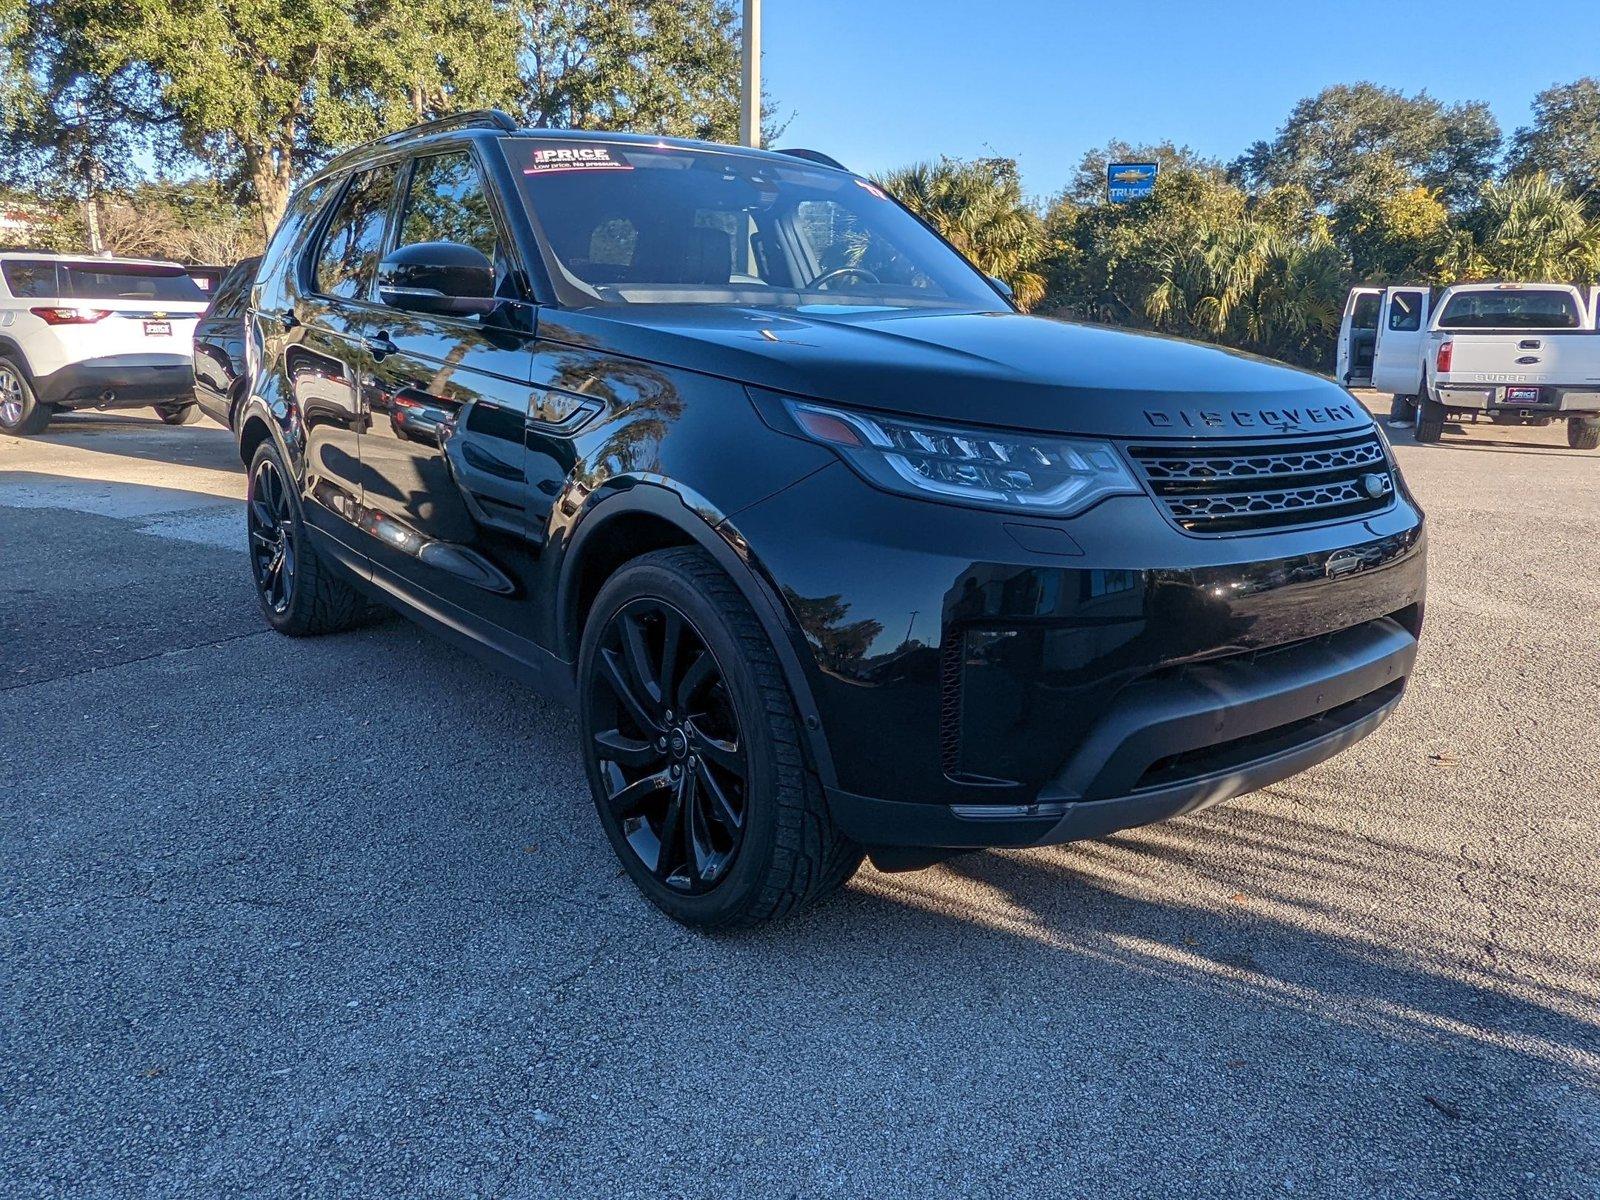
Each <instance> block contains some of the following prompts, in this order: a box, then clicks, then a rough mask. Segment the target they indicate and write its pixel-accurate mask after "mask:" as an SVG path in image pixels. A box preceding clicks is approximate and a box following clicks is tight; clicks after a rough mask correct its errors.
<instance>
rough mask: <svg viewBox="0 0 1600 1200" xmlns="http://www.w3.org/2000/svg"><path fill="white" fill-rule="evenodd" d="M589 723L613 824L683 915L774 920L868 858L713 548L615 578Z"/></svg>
mask: <svg viewBox="0 0 1600 1200" xmlns="http://www.w3.org/2000/svg"><path fill="white" fill-rule="evenodd" d="M578 714H579V716H578V719H579V728H580V731H581V737H582V749H583V760H584V767H585V770H586V771H587V773H588V776H589V786H590V789H591V791H592V792H593V793H594V802H595V807H596V808H597V810H598V811H599V815H600V824H601V825H602V826H603V827H604V829H605V831H606V836H607V838H609V839H610V841H611V846H612V848H613V849H614V850H615V851H616V853H617V857H618V858H620V859H621V860H622V865H623V868H624V869H625V870H626V871H627V873H628V875H629V876H630V877H631V878H632V879H633V881H634V883H635V884H636V885H637V886H638V887H639V890H640V891H642V892H644V894H645V895H646V896H647V897H649V899H650V900H651V901H652V902H653V903H654V904H655V905H656V906H657V907H659V908H660V909H661V910H662V911H663V912H665V913H666V914H667V915H668V916H670V917H672V918H673V919H674V920H676V921H680V922H682V923H683V924H685V925H692V926H697V927H700V928H704V929H715V928H726V927H729V926H735V925H753V924H757V923H759V922H762V921H768V920H772V919H773V918H776V917H781V916H784V915H786V914H788V913H790V912H792V911H794V910H796V909H799V908H803V907H806V906H808V905H811V904H814V903H815V902H816V901H818V900H820V899H822V898H823V897H824V896H827V895H828V894H829V893H831V892H833V891H835V890H837V889H838V888H839V887H840V886H841V885H842V884H843V883H844V882H845V881H846V880H847V879H849V878H850V876H851V875H853V874H854V873H855V870H856V868H857V867H858V866H859V865H860V864H861V858H862V849H861V847H860V846H858V845H856V844H855V843H853V842H851V841H850V840H849V839H848V838H846V837H845V836H844V835H843V834H842V833H841V832H840V831H839V829H838V828H837V827H836V826H835V825H834V823H833V820H832V817H831V816H830V815H829V813H828V806H827V802H826V800H825V798H824V797H823V793H822V786H821V784H820V782H819V781H818V779H817V777H816V774H815V773H814V772H813V771H812V770H811V769H810V768H809V767H808V766H807V765H806V761H805V755H804V752H803V751H802V749H801V735H800V718H799V714H798V713H797V712H796V711H795V705H794V700H793V698H792V697H791V696H790V694H789V689H788V687H787V685H786V684H785V682H784V678H783V672H782V670H781V669H780V667H779V665H778V658H777V655H776V654H775V653H774V651H773V649H772V644H771V642H769V641H768V640H767V635H766V631H765V630H764V629H763V628H762V627H761V623H760V621H758V620H757V619H756V615H755V613H754V612H753V611H751V608H750V605H749V604H748V603H747V602H746V600H745V598H744V596H743V594H741V593H740V591H739V589H738V588H737V587H735V586H734V583H733V581H732V580H731V579H729V578H728V576H727V575H726V574H724V573H723V572H722V570H721V569H719V568H718V566H717V565H716V563H714V562H713V561H712V560H711V559H710V558H709V557H707V556H706V554H705V553H704V552H703V551H701V550H698V549H695V548H689V547H679V548H674V549H670V550H658V551H656V552H654V553H652V554H647V555H645V556H643V557H642V558H638V559H635V560H634V561H633V562H631V563H630V564H628V565H627V566H625V567H623V568H622V569H621V570H620V571H618V572H617V573H616V574H615V575H613V576H612V577H611V578H610V579H609V580H607V581H606V584H605V586H604V587H602V588H601V589H600V594H599V595H598V596H597V597H596V598H595V602H594V605H593V607H592V609H591V610H590V614H589V618H588V620H587V621H586V622H585V624H584V629H583V645H582V648H581V649H580V651H579V653H578Z"/></svg>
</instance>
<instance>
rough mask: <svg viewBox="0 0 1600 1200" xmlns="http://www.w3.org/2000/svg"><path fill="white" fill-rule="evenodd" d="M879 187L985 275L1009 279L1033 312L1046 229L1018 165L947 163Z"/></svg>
mask: <svg viewBox="0 0 1600 1200" xmlns="http://www.w3.org/2000/svg"><path fill="white" fill-rule="evenodd" d="M877 183H878V184H879V185H880V186H882V187H883V188H885V189H886V190H887V191H889V192H890V193H891V194H892V195H893V196H894V197H895V198H896V199H897V200H899V201H900V203H902V204H904V205H905V206H906V207H907V208H909V209H910V210H911V211H912V212H914V213H916V214H917V215H918V216H919V217H921V218H922V219H923V220H924V221H927V222H928V224H930V225H932V226H933V227H934V228H935V229H937V230H938V231H939V232H940V233H941V234H943V235H944V237H945V239H946V240H947V241H949V242H950V244H951V245H953V246H954V247H955V248H956V249H957V250H959V251H961V253H962V254H964V255H965V256H966V257H967V259H968V260H969V261H970V262H971V263H972V264H973V265H974V266H976V267H977V268H978V269H979V270H980V271H984V272H987V273H988V274H990V275H994V276H997V277H998V278H1000V279H1003V280H1005V281H1006V283H1008V284H1009V285H1010V286H1011V288H1012V290H1013V292H1014V293H1015V297H1016V301H1017V304H1018V305H1019V306H1020V307H1022V308H1024V309H1026V308H1030V307H1032V306H1033V305H1034V304H1036V303H1038V301H1039V299H1040V297H1042V296H1043V295H1044V278H1043V276H1041V275H1040V274H1039V272H1038V270H1037V267H1038V265H1039V262H1040V260H1041V259H1043V257H1044V252H1045V236H1044V224H1043V222H1042V221H1041V220H1040V217H1039V214H1038V213H1036V212H1035V211H1034V210H1033V209H1032V208H1030V207H1029V206H1028V205H1027V204H1026V203H1025V202H1024V201H1023V199H1022V186H1021V183H1020V182H1019V180H1018V178H1017V165H1016V163H1015V162H1013V161H1011V160H1010V159H1004V158H980V159H977V160H975V161H973V162H961V161H959V160H956V159H952V158H941V159H940V160H939V161H938V162H935V163H927V162H923V163H916V164H914V165H912V166H909V167H902V168H901V169H900V170H898V171H891V172H889V173H888V174H887V175H884V176H883V177H882V178H880V179H878V180H877Z"/></svg>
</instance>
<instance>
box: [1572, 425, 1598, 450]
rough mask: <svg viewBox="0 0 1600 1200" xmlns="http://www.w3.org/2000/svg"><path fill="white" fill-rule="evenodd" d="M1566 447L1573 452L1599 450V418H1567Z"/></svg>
mask: <svg viewBox="0 0 1600 1200" xmlns="http://www.w3.org/2000/svg"><path fill="white" fill-rule="evenodd" d="M1567 445H1569V446H1571V447H1572V448H1573V449H1574V450H1600V417H1568V418H1567Z"/></svg>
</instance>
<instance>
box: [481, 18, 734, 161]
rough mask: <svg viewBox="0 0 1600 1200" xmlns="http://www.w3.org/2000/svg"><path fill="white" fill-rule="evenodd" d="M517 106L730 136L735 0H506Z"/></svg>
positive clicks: (528, 111) (561, 118) (587, 124)
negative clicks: (517, 69)
mask: <svg viewBox="0 0 1600 1200" xmlns="http://www.w3.org/2000/svg"><path fill="white" fill-rule="evenodd" d="M513 3H514V6H515V11H516V15H517V18H518V20H519V21H520V23H521V28H522V54H521V58H522V62H521V67H522V96H521V108H522V111H523V114H524V116H525V117H526V118H527V119H528V120H529V121H530V122H531V123H532V124H534V125H538V126H545V127H554V128H562V129H622V130H632V131H635V132H641V133H660V134H666V135H668V136H673V137H695V138H708V139H711V140H713V141H733V140H734V139H735V138H736V137H737V136H738V133H739V16H738V12H737V10H736V7H735V4H734V3H733V0H513Z"/></svg>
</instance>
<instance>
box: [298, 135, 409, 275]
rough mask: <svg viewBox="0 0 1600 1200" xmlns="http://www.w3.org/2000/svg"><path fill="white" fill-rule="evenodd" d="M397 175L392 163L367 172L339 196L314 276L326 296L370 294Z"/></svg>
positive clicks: (357, 177) (318, 256)
mask: <svg viewBox="0 0 1600 1200" xmlns="http://www.w3.org/2000/svg"><path fill="white" fill-rule="evenodd" d="M394 177H395V168H394V166H393V165H392V164H391V165H389V166H383V167H374V168H373V169H372V170H370V171H363V172H362V173H361V174H359V175H357V176H356V177H355V178H354V179H352V180H351V181H350V186H349V187H347V188H345V191H344V195H343V196H341V197H340V198H339V205H338V207H337V208H336V209H335V210H334V213H333V219H332V220H331V221H329V222H328V230H327V232H326V233H325V234H323V236H322V245H321V246H320V247H319V248H318V250H317V265H316V268H315V274H314V278H315V279H316V286H317V291H319V292H321V293H322V294H323V295H324V296H333V297H336V298H341V299H347V300H348V299H356V298H359V297H361V296H363V295H365V294H366V291H367V284H368V282H369V281H370V280H371V278H372V273H373V270H374V269H375V268H376V267H377V265H378V256H379V255H380V254H381V253H382V252H383V235H384V230H385V228H386V226H387V224H388V217H389V202H390V200H391V199H392V198H393V195H394Z"/></svg>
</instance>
